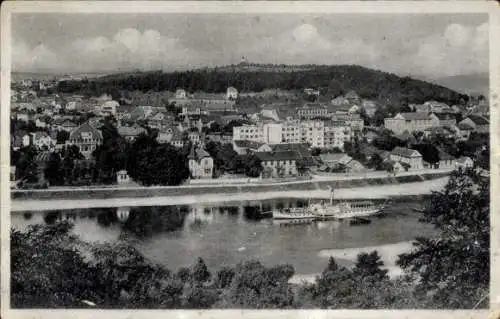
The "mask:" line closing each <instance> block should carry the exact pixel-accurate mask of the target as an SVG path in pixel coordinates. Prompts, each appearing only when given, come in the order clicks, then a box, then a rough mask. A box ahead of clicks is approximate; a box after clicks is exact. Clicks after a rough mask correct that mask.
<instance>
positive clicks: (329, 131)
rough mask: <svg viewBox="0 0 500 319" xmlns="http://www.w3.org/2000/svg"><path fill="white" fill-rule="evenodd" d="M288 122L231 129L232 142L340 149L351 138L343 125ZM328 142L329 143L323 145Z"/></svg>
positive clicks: (315, 121) (339, 122)
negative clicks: (293, 144)
mask: <svg viewBox="0 0 500 319" xmlns="http://www.w3.org/2000/svg"><path fill="white" fill-rule="evenodd" d="M326 123H329V124H328V128H326V126H325V121H321V120H306V121H300V120H289V121H283V122H272V121H270V122H265V123H259V124H253V125H243V126H236V127H234V128H233V141H238V140H248V141H255V142H261V143H266V144H281V143H295V144H296V143H308V144H309V145H310V146H311V147H318V148H325V147H326V148H334V147H338V148H340V149H343V147H344V142H345V141H349V140H350V139H351V137H352V128H351V127H350V126H349V125H348V124H347V123H345V122H343V121H337V122H334V121H327V122H326ZM326 140H328V141H326Z"/></svg>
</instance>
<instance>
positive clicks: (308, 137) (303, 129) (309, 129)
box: [281, 120, 325, 148]
mask: <svg viewBox="0 0 500 319" xmlns="http://www.w3.org/2000/svg"><path fill="white" fill-rule="evenodd" d="M281 131H282V133H281V142H282V143H308V144H309V145H310V146H311V147H318V148H323V147H324V145H325V142H324V136H325V134H324V132H325V126H324V122H323V121H313V120H308V121H297V120H291V121H286V122H283V123H282V127H281Z"/></svg>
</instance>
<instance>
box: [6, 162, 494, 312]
mask: <svg viewBox="0 0 500 319" xmlns="http://www.w3.org/2000/svg"><path fill="white" fill-rule="evenodd" d="M139 215H141V214H138V215H137V216H139ZM174 219H175V218H174ZM422 222H425V223H431V224H433V225H434V226H435V227H437V228H438V229H439V230H440V232H439V233H438V235H437V236H436V237H432V238H417V239H416V241H415V244H414V247H413V249H412V251H411V252H408V253H404V254H402V255H400V256H399V260H398V262H397V263H398V265H399V266H400V267H402V269H403V270H404V275H403V276H400V277H397V278H392V279H391V278H390V277H389V276H388V273H387V270H386V269H384V267H383V266H384V264H383V262H382V260H381V258H380V256H379V255H378V253H377V252H376V251H374V252H370V253H362V254H360V255H358V256H357V259H356V261H355V264H354V266H353V267H344V266H340V265H338V264H337V262H336V261H335V260H334V259H333V258H330V260H329V261H328V264H327V265H326V267H325V269H324V271H323V272H322V273H321V274H319V275H318V276H317V277H316V279H315V281H314V282H312V283H300V284H291V283H289V280H290V278H291V277H292V276H293V275H294V268H293V266H291V265H287V264H284V265H276V266H271V267H269V266H266V265H263V264H262V263H261V262H259V261H257V260H249V261H244V262H240V263H239V264H237V265H232V266H231V265H228V266H223V267H221V268H219V269H216V270H213V269H209V268H208V267H207V265H206V264H205V262H204V261H203V260H202V259H198V260H196V261H195V262H194V264H193V265H192V266H190V267H183V268H180V269H178V270H177V271H171V270H169V269H166V268H164V267H162V266H160V265H157V264H154V263H152V262H150V261H149V260H147V259H146V258H145V257H144V256H143V255H142V254H141V253H140V252H139V251H138V250H137V249H135V248H133V247H132V246H130V245H129V244H127V243H126V242H118V243H115V244H111V243H105V244H103V243H89V242H85V241H82V240H81V239H80V238H78V237H77V236H75V235H73V234H72V232H71V227H72V225H71V224H70V223H68V222H56V223H53V224H50V225H33V226H30V227H28V228H27V229H25V230H23V231H21V230H15V229H12V231H11V235H10V236H11V304H12V306H13V307H14V308H86V307H96V308H160V309H164V308H180V309H183V308H184V309H193V308H257V309H258V308H280V309H294V308H324V309H326V308H328V309H354V308H356V309H360V308H361V309H372V308H374V309H381V308H396V309H398V308H400V309H403V308H405V309H412V308H440V309H450V308H453V309H470V308H488V295H489V293H488V287H489V271H490V267H489V256H490V253H489V233H490V229H489V227H490V224H489V184H488V182H487V181H485V179H484V177H481V176H480V175H479V174H478V173H477V172H476V171H474V170H467V171H461V170H459V171H455V172H454V173H453V174H452V175H451V177H450V180H449V182H448V184H447V185H446V186H445V188H444V189H443V190H442V191H441V192H435V193H433V194H432V196H431V199H430V205H429V208H428V209H426V210H425V212H424V214H423V216H422ZM139 225H140V224H139ZM126 227H130V226H126ZM138 227H139V228H137V227H135V228H129V229H131V230H133V229H138V230H139V231H141V229H142V228H143V227H142V226H138ZM28 261H29V262H28Z"/></svg>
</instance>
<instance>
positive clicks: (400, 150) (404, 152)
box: [391, 147, 422, 157]
mask: <svg viewBox="0 0 500 319" xmlns="http://www.w3.org/2000/svg"><path fill="white" fill-rule="evenodd" d="M391 154H392V155H398V156H401V157H419V156H422V155H421V154H420V153H419V152H418V151H416V150H412V149H409V148H405V147H395V148H394V149H393V150H392V151H391Z"/></svg>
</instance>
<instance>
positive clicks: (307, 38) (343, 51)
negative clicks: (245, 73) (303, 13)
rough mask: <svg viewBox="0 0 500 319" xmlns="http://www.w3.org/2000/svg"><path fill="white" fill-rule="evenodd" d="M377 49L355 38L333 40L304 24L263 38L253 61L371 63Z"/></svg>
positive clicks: (252, 56)
mask: <svg viewBox="0 0 500 319" xmlns="http://www.w3.org/2000/svg"><path fill="white" fill-rule="evenodd" d="M378 54H379V53H378V51H377V50H376V48H375V46H374V45H372V44H369V43H366V42H365V41H363V40H362V39H360V38H357V37H355V36H350V37H343V38H342V39H341V40H338V41H332V40H330V39H328V38H327V37H326V36H324V35H322V34H320V32H319V31H318V29H317V28H316V27H315V26H314V25H311V24H301V25H299V26H297V27H295V28H294V29H292V30H289V31H286V32H284V33H282V34H279V35H276V36H273V37H266V38H263V39H260V40H258V41H257V43H255V44H254V45H253V49H252V50H251V53H250V54H249V58H250V59H253V58H254V59H256V60H257V61H268V60H269V59H270V58H271V59H273V58H274V61H273V62H275V63H293V64H305V63H320V64H341V63H362V62H365V63H370V62H371V61H373V60H375V59H376V57H377V56H378Z"/></svg>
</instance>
